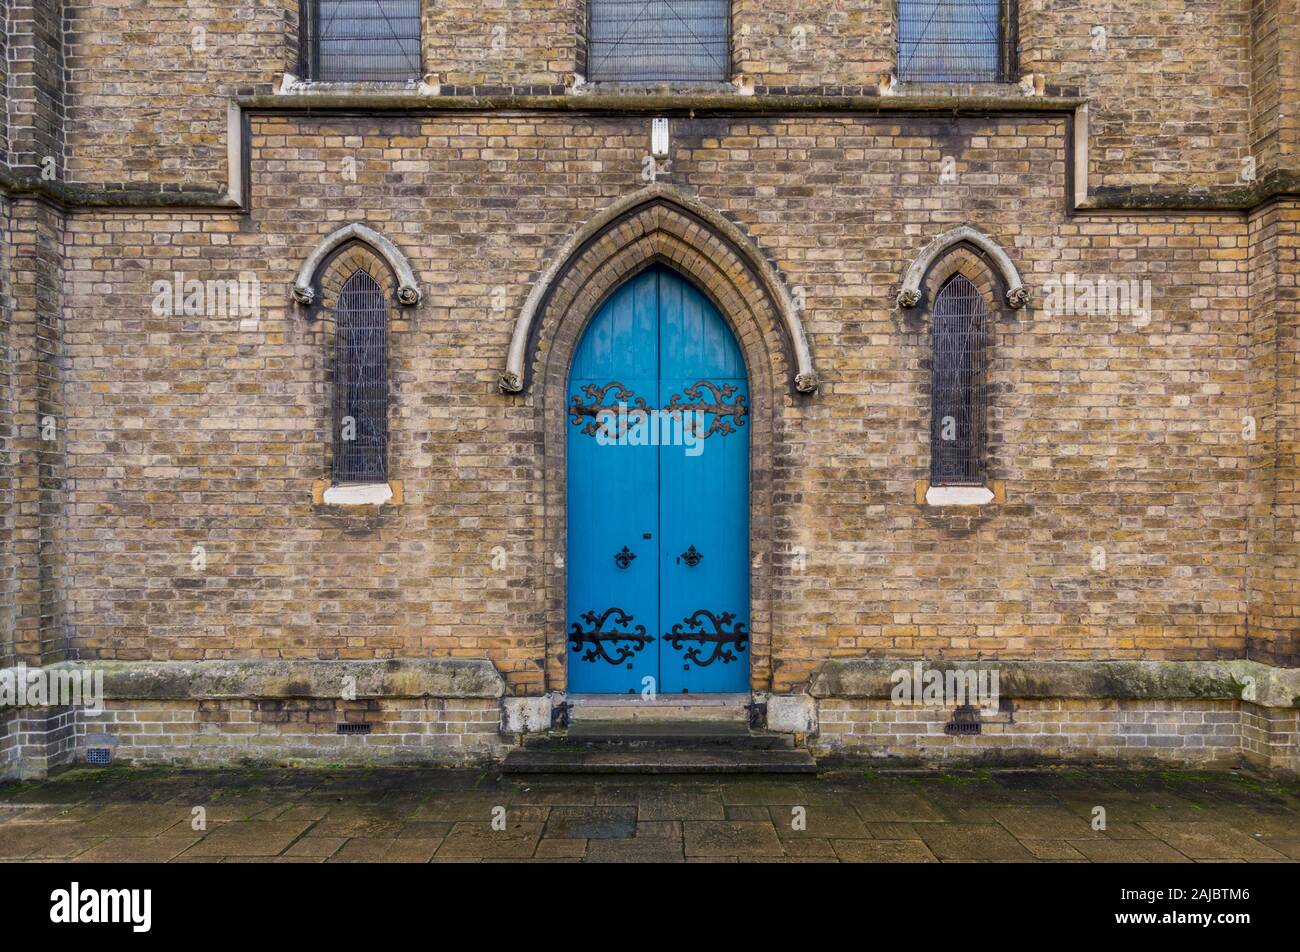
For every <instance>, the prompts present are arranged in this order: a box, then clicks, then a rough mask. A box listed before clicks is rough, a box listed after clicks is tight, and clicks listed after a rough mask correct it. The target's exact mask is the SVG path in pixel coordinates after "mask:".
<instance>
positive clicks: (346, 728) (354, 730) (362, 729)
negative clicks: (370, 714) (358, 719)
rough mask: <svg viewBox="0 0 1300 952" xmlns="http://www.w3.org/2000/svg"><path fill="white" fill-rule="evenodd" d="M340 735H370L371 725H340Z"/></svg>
mask: <svg viewBox="0 0 1300 952" xmlns="http://www.w3.org/2000/svg"><path fill="white" fill-rule="evenodd" d="M338 733H340V734H369V733H370V725H369V724H340V725H338Z"/></svg>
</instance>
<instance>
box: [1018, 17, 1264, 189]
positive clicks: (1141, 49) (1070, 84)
mask: <svg viewBox="0 0 1300 952" xmlns="http://www.w3.org/2000/svg"><path fill="white" fill-rule="evenodd" d="M1020 6H1021V16H1020V36H1021V45H1022V47H1023V51H1022V54H1021V60H1020V62H1021V71H1022V72H1023V73H1038V74H1041V75H1043V76H1044V77H1045V79H1046V84H1047V88H1048V90H1052V89H1060V90H1066V91H1070V92H1077V93H1078V94H1079V95H1083V96H1087V97H1088V98H1089V100H1090V101H1091V102H1092V103H1093V106H1092V130H1091V131H1092V138H1091V143H1092V150H1091V156H1090V158H1091V163H1090V165H1091V167H1090V170H1089V175H1090V182H1091V183H1092V184H1093V185H1094V186H1143V187H1154V186H1165V187H1169V186H1183V187H1186V186H1189V185H1195V186H1215V185H1220V186H1222V185H1234V184H1240V182H1241V180H1240V178H1239V175H1240V171H1241V165H1240V163H1241V160H1242V159H1243V158H1245V157H1246V156H1247V155H1248V153H1249V148H1250V86H1251V60H1250V52H1251V51H1250V37H1251V24H1250V6H1251V0H1227V2H1222V0H1195V2H1183V0H1178V2H1159V3H1147V4H1132V3H1128V2H1125V0H1103V2H1097V0H1090V2H1088V3H1086V4H1079V3H1077V2H1075V0H1021V4H1020ZM1094 27H1101V28H1103V29H1104V30H1105V31H1106V32H1105V45H1104V48H1103V49H1096V48H1095V46H1096V45H1097V42H1096V41H1097V36H1096V34H1094V32H1093V29H1094Z"/></svg>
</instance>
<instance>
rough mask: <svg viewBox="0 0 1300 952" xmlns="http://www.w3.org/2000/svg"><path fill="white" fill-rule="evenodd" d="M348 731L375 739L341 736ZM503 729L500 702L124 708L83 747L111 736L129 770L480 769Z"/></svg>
mask: <svg viewBox="0 0 1300 952" xmlns="http://www.w3.org/2000/svg"><path fill="white" fill-rule="evenodd" d="M340 723H354V724H359V723H368V724H370V725H371V733H370V734H369V735H352V736H347V735H340V734H339V733H338V732H337V728H338V725H339V724H340ZM499 725H500V711H499V702H498V701H497V700H496V699H494V698H481V699H480V698H462V699H451V698H428V699H421V700H414V699H401V698H394V699H389V700H382V701H352V702H349V701H334V700H282V701H198V702H195V701H129V702H127V701H121V702H110V703H109V704H108V705H107V706H106V710H105V711H104V713H102V714H100V715H98V716H92V715H89V714H83V715H82V716H81V717H80V718H79V720H78V724H77V734H78V741H77V748H78V750H80V751H81V754H80V755H81V756H84V748H85V746H86V741H85V738H86V735H87V734H98V733H107V734H111V735H112V736H113V738H114V740H116V742H117V744H116V746H115V747H114V748H113V751H114V759H115V760H118V761H121V762H124V763H167V764H195V765H210V764H224V763H238V762H245V761H247V762H267V761H283V760H286V759H288V760H294V759H303V760H314V761H333V762H361V763H407V762H410V763H427V762H430V761H433V762H440V763H471V762H475V761H479V760H483V759H486V758H490V757H494V756H499V755H500V754H501V753H502V752H503V751H504V750H505V749H506V746H505V745H504V744H503V741H502V738H501V736H500V735H499V734H498V729H499Z"/></svg>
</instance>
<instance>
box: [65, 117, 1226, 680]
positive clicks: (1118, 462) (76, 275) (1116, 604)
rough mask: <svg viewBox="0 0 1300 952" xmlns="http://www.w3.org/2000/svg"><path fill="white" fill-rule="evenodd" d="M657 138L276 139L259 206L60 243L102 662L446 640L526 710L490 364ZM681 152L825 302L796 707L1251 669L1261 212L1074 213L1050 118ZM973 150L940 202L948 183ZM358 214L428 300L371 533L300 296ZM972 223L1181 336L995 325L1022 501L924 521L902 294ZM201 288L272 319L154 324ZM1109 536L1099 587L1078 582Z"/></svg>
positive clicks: (794, 484)
mask: <svg viewBox="0 0 1300 952" xmlns="http://www.w3.org/2000/svg"><path fill="white" fill-rule="evenodd" d="M647 126H648V121H647V120H645V119H635V118H630V119H618V118H600V119H597V118H582V117H563V116H528V117H515V118H508V117H500V116H490V115H477V116H476V115H472V114H471V115H459V116H450V117H441V118H439V117H428V118H390V119H385V120H362V119H291V118H258V119H256V120H255V121H254V124H253V139H252V143H251V146H252V182H251V188H252V200H253V212H252V215H251V216H250V217H249V218H247V219H240V218H236V217H233V216H211V215H199V214H170V213H161V212H160V213H154V214H96V215H81V216H77V217H76V218H75V219H72V220H71V221H70V222H69V224H68V231H67V243H68V262H67V273H66V283H65V293H66V295H67V298H66V307H67V309H68V314H69V315H72V323H71V326H70V327H69V328H68V332H67V338H66V339H67V348H68V353H69V358H70V365H69V376H68V385H67V386H68V404H69V412H70V414H71V418H70V421H69V425H70V433H71V435H70V442H69V462H68V465H69V473H70V474H71V475H72V476H73V478H74V481H75V490H74V492H73V496H72V499H71V500H70V502H71V505H70V508H69V512H70V518H71V521H72V527H71V532H72V535H73V540H74V543H73V546H72V549H73V555H72V559H73V563H74V564H73V568H72V572H71V577H70V579H69V585H68V586H67V591H68V597H69V598H70V599H71V600H72V605H73V611H72V625H73V635H74V639H75V643H76V644H77V646H78V647H79V648H81V649H82V650H83V651H84V652H85V653H86V656H87V657H117V658H143V657H168V656H170V657H175V658H199V657H249V656H264V657H265V656H285V657H387V656H393V655H415V656H419V655H424V654H427V653H430V652H433V653H451V654H453V655H459V656H471V657H484V656H486V657H489V658H491V659H492V661H493V662H494V663H495V664H496V665H497V666H498V667H499V668H500V669H501V670H502V671H503V672H504V673H505V674H506V675H507V677H508V678H509V680H510V682H511V684H512V687H513V688H514V689H515V690H525V689H532V690H536V689H538V688H539V687H540V685H541V659H542V655H543V651H544V631H543V626H542V625H541V624H540V622H539V614H538V613H539V611H540V609H541V606H540V605H539V603H538V597H537V594H536V590H537V585H538V583H539V579H540V578H541V568H540V564H539V560H541V559H543V558H545V557H546V556H545V554H544V553H542V552H541V551H540V545H539V542H538V540H539V538H540V532H541V529H540V527H541V524H542V520H543V519H544V518H545V514H544V513H543V512H542V511H541V509H540V506H539V504H538V502H537V500H538V494H539V492H540V486H539V482H538V480H539V472H540V469H541V463H542V461H541V459H540V458H539V456H538V441H539V434H538V433H537V432H536V429H535V422H534V420H533V418H532V415H531V413H530V411H529V407H528V403H529V401H530V399H531V398H525V399H523V400H521V399H519V398H504V397H501V396H500V395H498V394H497V393H496V390H495V380H496V373H497V371H498V370H499V369H500V365H501V361H502V355H503V354H504V353H505V350H506V347H507V343H508V340H509V335H510V331H511V327H512V322H513V319H514V315H515V314H516V313H517V311H518V308H519V307H520V305H521V304H522V302H523V299H524V297H525V296H526V294H527V292H528V290H529V289H530V288H531V286H532V284H533V282H534V281H535V280H536V278H537V276H538V274H540V272H541V271H542V270H543V269H544V268H545V266H546V265H547V264H549V263H550V256H551V255H552V254H553V253H554V250H555V248H556V247H558V245H559V244H560V243H561V242H562V241H563V240H565V239H566V238H567V237H568V236H569V235H571V234H572V233H573V232H574V231H576V230H577V229H578V228H579V227H580V226H581V224H582V223H583V222H584V221H586V220H587V219H588V218H590V217H591V216H592V215H593V214H594V213H596V212H597V211H599V210H600V209H602V208H603V207H605V206H606V205H608V204H609V203H610V202H611V201H612V200H613V199H614V198H615V197H616V196H618V195H622V194H627V193H628V192H630V191H633V190H635V189H636V188H638V187H640V186H642V185H643V184H644V183H643V182H642V181H641V179H640V169H641V164H640V161H641V157H642V155H643V153H644V149H645V142H646V134H647ZM673 135H674V142H675V146H674V152H673V159H672V166H671V172H670V173H669V175H667V176H666V177H665V178H666V180H667V181H670V182H671V183H674V184H677V185H679V186H680V187H682V188H683V189H686V190H687V191H689V192H692V193H694V194H696V195H697V196H698V197H699V198H700V200H702V201H703V202H705V203H707V204H708V205H710V206H711V207H713V208H716V209H718V210H719V211H720V212H721V213H722V214H724V215H725V216H727V217H728V218H730V219H731V220H732V221H734V222H736V223H738V224H739V225H740V226H741V227H743V228H744V229H746V230H747V231H748V232H749V234H750V235H751V236H752V239H753V241H754V242H755V243H756V245H757V246H758V247H759V249H760V250H761V252H762V253H763V254H764V255H766V256H767V257H768V258H769V259H770V260H771V261H772V262H773V263H774V264H775V265H776V267H777V268H778V270H779V271H780V272H781V274H782V275H783V277H784V279H785V280H786V282H787V283H788V285H789V286H791V287H802V288H804V289H805V291H806V297H807V306H806V309H805V314H804V318H805V322H806V327H807V330H808V332H809V335H810V337H811V340H812V346H813V349H814V352H815V354H816V355H817V360H818V364H819V369H820V370H821V372H822V374H823V377H824V380H825V385H824V387H823V390H822V392H821V393H820V394H818V395H817V396H816V397H814V398H811V399H802V398H801V399H798V400H796V399H794V398H792V397H791V396H790V395H789V394H788V393H781V394H777V395H776V396H777V404H778V413H777V420H776V433H775V446H776V450H775V453H776V468H775V475H776V481H777V485H776V486H775V490H776V493H775V496H776V498H777V499H778V500H779V510H778V512H777V513H776V514H775V516H776V519H775V522H776V525H777V532H776V537H775V538H774V539H773V540H772V552H773V553H774V554H776V556H777V557H778V559H779V560H780V565H779V567H778V569H777V573H778V581H777V591H776V592H775V594H774V606H773V607H774V617H773V630H774V632H775V636H774V637H775V638H776V639H777V640H776V642H775V644H774V646H773V660H774V664H775V667H776V672H775V681H774V684H773V687H774V689H775V690H777V691H782V690H789V689H791V688H792V687H793V686H796V685H799V684H801V683H803V682H804V681H805V680H806V678H807V676H808V675H809V673H810V672H811V670H812V668H813V667H814V666H815V665H816V664H817V663H818V662H819V661H820V660H821V659H823V658H825V657H827V656H837V655H860V654H863V653H868V652H881V653H884V654H888V655H894V656H922V655H926V654H930V653H934V652H943V653H945V654H951V655H972V654H975V653H978V652H997V653H1001V654H1004V655H1007V656H1019V657H1026V656H1033V657H1044V658H1047V657H1054V658H1103V657H1152V658H1175V659H1177V658H1184V659H1185V658H1213V657H1230V656H1234V655H1239V654H1240V653H1241V652H1242V650H1243V646H1244V637H1245V618H1246V572H1247V567H1248V553H1247V542H1248V533H1249V525H1248V516H1249V507H1250V495H1249V489H1248V487H1247V484H1246V477H1247V472H1248V462H1249V447H1248V444H1247V443H1246V442H1245V441H1244V440H1243V439H1242V437H1241V418H1242V416H1243V415H1244V414H1245V411H1246V407H1247V403H1248V391H1249V387H1250V379H1249V374H1248V372H1247V366H1248V364H1247V361H1248V358H1249V330H1250V328H1249V324H1248V320H1247V311H1246V306H1245V302H1246V289H1247V279H1248V271H1247V253H1248V234H1247V229H1246V227H1245V224H1244V223H1243V222H1242V221H1241V219H1240V218H1238V217H1236V216H1232V215H1226V214H1224V215H1216V214H1207V215H1185V214H1179V215H1169V216H1158V215H1157V216H1130V217H1124V216H1114V217H1109V218H1105V219H1073V220H1066V219H1065V218H1064V217H1063V214H1062V210H1061V197H1062V195H1063V192H1064V188H1065V184H1064V124H1063V123H1062V122H1061V121H1060V120H1056V119H1051V120H1048V119H1020V118H1005V119H978V120H976V119H961V120H929V119H881V118H870V117H857V118H819V117H807V118H797V119H782V118H749V119H697V120H686V119H682V120H676V121H675V122H674V132H673ZM946 155H951V156H952V157H953V160H954V168H955V170H956V173H957V181H956V182H955V183H952V184H940V182H939V175H940V171H941V167H942V160H943V157H944V156H946ZM348 156H352V157H355V158H356V160H357V171H356V180H355V181H350V180H349V179H348V178H347V177H345V175H344V163H343V159H344V158H345V157H348ZM756 169H760V170H762V175H761V178H756V177H755V173H754V170H756ZM353 220H359V221H365V222H367V223H368V224H370V225H371V226H372V227H375V228H377V229H378V230H380V231H381V232H383V233H384V234H385V235H386V236H387V237H389V238H390V239H392V240H393V241H395V242H396V243H397V244H398V245H399V246H401V248H402V249H403V251H404V252H405V253H406V254H407V255H408V256H409V257H410V258H411V261H412V263H413V266H414V267H415V270H416V273H417V276H418V277H419V279H420V281H421V282H422V283H423V284H424V286H425V290H426V298H425V303H424V304H422V305H420V306H419V307H418V308H416V309H414V310H413V311H404V312H403V316H402V319H401V322H400V323H399V324H398V325H396V326H395V327H394V333H393V344H392V356H391V361H392V364H391V367H392V370H391V379H392V383H393V405H394V408H395V409H394V418H393V442H392V474H393V477H394V478H398V479H402V480H403V481H404V485H405V503H404V505H403V506H401V507H397V508H389V509H385V510H381V511H380V512H379V514H378V515H372V516H367V517H361V516H343V515H338V514H335V513H330V512H326V511H321V510H313V509H312V506H311V491H310V487H311V483H312V481H313V480H315V479H318V478H321V477H323V476H324V475H326V464H327V460H326V454H325V452H324V446H325V443H326V435H325V432H326V426H327V420H328V415H327V387H326V382H325V378H324V354H323V352H322V348H321V347H320V346H319V338H318V334H317V333H316V332H315V331H314V330H313V328H311V327H310V326H309V325H308V324H307V323H306V322H305V320H304V319H303V316H302V314H301V312H299V311H298V310H297V309H292V310H291V309H290V307H289V306H288V294H287V288H288V283H289V281H290V280H291V278H292V276H293V274H294V272H295V271H296V269H297V268H298V266H299V264H300V262H301V260H302V259H303V258H304V257H305V256H306V254H307V253H308V251H309V250H310V249H311V247H312V246H313V245H314V244H315V243H316V242H317V240H318V239H319V238H320V237H321V236H323V235H324V234H326V233H327V232H328V231H330V230H332V229H333V228H335V227H337V226H338V225H340V224H342V223H344V222H346V221H353ZM963 221H974V222H976V223H977V224H978V225H979V226H980V227H981V228H982V229H984V230H985V231H987V232H988V233H989V234H991V235H992V236H993V237H994V238H995V239H996V240H997V241H999V242H1000V243H1001V244H1002V245H1003V247H1005V248H1007V249H1008V251H1009V253H1010V254H1011V255H1012V257H1013V258H1014V259H1015V261H1016V263H1017V265H1018V267H1019V268H1020V269H1021V271H1022V274H1023V275H1024V277H1025V279H1026V281H1027V282H1028V283H1029V284H1030V285H1031V286H1033V287H1035V288H1036V289H1040V290H1041V288H1042V286H1043V285H1044V283H1045V282H1046V281H1047V280H1048V279H1049V278H1051V277H1052V276H1053V275H1058V276H1059V275H1063V274H1064V273H1065V272H1070V271H1073V272H1076V273H1078V274H1079V275H1080V276H1091V277H1097V276H1102V275H1105V276H1108V277H1111V278H1116V277H1126V278H1134V279H1138V280H1148V281H1150V282H1151V286H1152V295H1153V305H1154V308H1155V310H1156V312H1157V313H1156V315H1155V316H1154V317H1153V318H1152V320H1151V323H1150V326H1148V327H1142V326H1137V325H1135V324H1134V323H1133V321H1132V319H1131V318H1130V317H1128V316H1125V315H1119V316H1113V315H1112V316H1089V315H1068V316H1052V315H1048V314H1046V313H1045V312H1044V310H1043V309H1042V306H1041V302H1035V303H1034V304H1031V306H1030V308H1028V309H1026V310H1023V311H1018V312H1012V313H1010V314H1008V315H1004V316H1003V317H1001V318H999V319H998V322H997V325H996V331H995V341H994V350H993V362H992V366H991V370H990V384H991V392H992V393H993V398H992V406H993V409H992V423H991V441H990V454H991V465H990V475H991V476H992V477H993V478H997V479H1003V480H1005V481H1006V485H1007V502H1006V504H1005V505H1003V506H998V507H993V508H990V509H986V510H983V511H981V512H980V513H979V514H978V515H976V516H971V515H969V514H965V515H960V516H958V515H953V514H952V513H951V512H936V511H934V510H930V509H926V508H924V507H917V506H916V505H915V504H914V501H913V486H914V482H915V481H916V480H917V479H923V478H925V476H926V474H927V472H928V415H927V414H928V410H927V406H928V402H927V401H928V397H927V388H928V380H929V373H928V369H927V364H926V361H927V359H928V357H927V331H926V326H925V323H924V320H923V318H922V317H921V316H919V315H909V316H907V317H901V316H900V315H899V313H898V312H897V311H895V310H894V309H893V308H892V298H893V293H894V291H895V290H896V289H897V285H898V283H899V281H900V279H901V275H902V273H903V271H904V269H905V268H906V266H907V264H908V263H910V261H911V259H912V258H913V257H915V255H916V254H917V252H918V251H919V250H920V248H921V247H922V246H923V245H924V244H925V242H926V241H928V240H929V239H930V238H931V237H933V236H934V235H935V234H937V233H938V232H940V231H942V230H944V229H946V228H948V227H951V226H952V225H954V224H957V223H960V222H963ZM176 271H182V272H184V273H185V274H186V276H188V277H196V278H200V279H207V278H216V277H232V276H236V275H238V274H240V273H248V274H251V275H255V276H256V277H257V278H259V279H260V281H261V283H262V285H261V286H262V294H261V300H262V302H263V306H262V313H261V318H260V322H259V324H258V326H257V329H256V330H255V331H251V332H243V331H240V330H239V328H238V326H237V322H235V321H231V320H229V319H223V318H204V317H170V318H169V317H155V316H153V315H152V314H151V313H150V310H149V304H150V301H151V299H152V293H151V290H150V287H151V284H152V282H153V281H155V280H158V279H170V278H171V277H172V275H173V273H174V272H176ZM495 287H501V288H503V289H504V305H505V306H504V307H502V308H500V309H494V307H493V303H492V301H493V295H492V291H493V289H494V288H495ZM1193 474H1194V475H1193ZM196 544H202V545H204V546H206V549H207V559H208V568H207V570H206V572H205V573H204V574H202V575H196V574H195V573H194V572H193V571H192V569H191V552H192V547H193V546H194V545H196ZM496 546H501V547H502V548H503V549H504V550H505V551H506V553H507V562H506V566H505V567H504V569H502V570H500V571H498V570H495V569H494V568H493V566H492V560H493V557H492V550H493V548H494V547H496ZM1097 546H1101V547H1104V548H1105V549H1106V551H1107V562H1108V568H1107V570H1106V571H1104V572H1096V571H1093V570H1091V568H1090V555H1091V553H1092V550H1093V549H1094V548H1095V547H1097ZM798 547H802V548H803V549H804V551H805V552H806V567H805V569H804V570H803V571H802V572H798V571H797V570H796V569H795V567H794V566H793V563H792V562H791V561H790V559H791V553H792V552H793V551H794V550H795V549H796V548H798ZM993 553H997V554H996V557H994V556H993ZM359 565H364V566H365V567H366V572H365V573H358V572H357V571H356V568H357V566H359Z"/></svg>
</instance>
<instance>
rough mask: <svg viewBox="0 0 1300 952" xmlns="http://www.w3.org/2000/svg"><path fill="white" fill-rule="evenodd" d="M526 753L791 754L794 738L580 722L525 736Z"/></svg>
mask: <svg viewBox="0 0 1300 952" xmlns="http://www.w3.org/2000/svg"><path fill="white" fill-rule="evenodd" d="M524 747H525V748H527V749H529V750H577V749H585V750H672V749H674V748H676V749H681V750H701V749H703V750H708V749H717V748H726V749H734V750H792V749H793V748H794V738H793V737H791V736H790V735H789V734H778V733H776V732H774V731H755V730H750V729H749V728H748V727H747V726H746V725H745V724H744V723H737V722H730V721H630V722H629V721H579V722H577V723H575V724H573V725H572V726H570V727H569V728H568V729H567V730H553V731H548V732H547V733H545V734H528V735H525V737H524Z"/></svg>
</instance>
